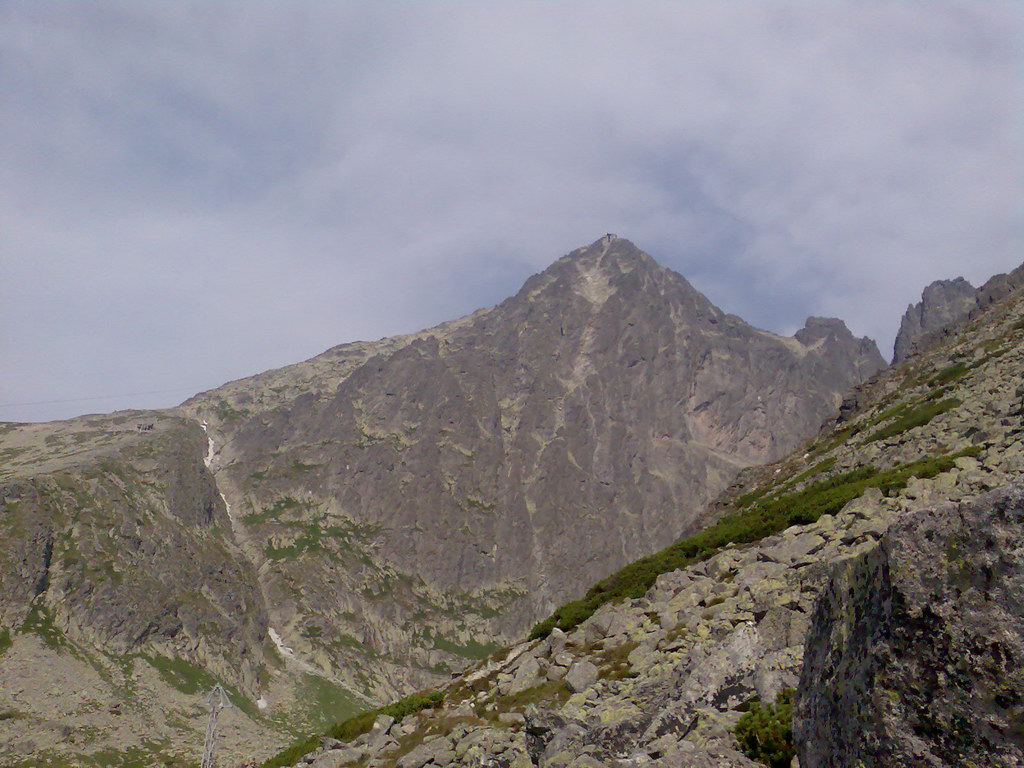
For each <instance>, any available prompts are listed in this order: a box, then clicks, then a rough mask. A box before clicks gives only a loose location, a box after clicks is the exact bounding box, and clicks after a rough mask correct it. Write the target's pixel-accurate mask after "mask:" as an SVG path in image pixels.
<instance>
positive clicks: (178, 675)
mask: <svg viewBox="0 0 1024 768" xmlns="http://www.w3.org/2000/svg"><path fill="white" fill-rule="evenodd" d="M141 658H142V659H143V660H145V661H146V662H147V663H148V664H149V665H150V666H151V667H153V669H155V670H156V671H157V672H159V673H160V677H161V678H163V680H164V682H165V683H167V684H168V685H169V686H171V687H172V688H176V689H177V690H179V691H181V692H182V693H184V694H186V695H188V696H195V695H198V694H206V693H208V692H209V691H210V690H211V689H212V688H213V687H214V686H215V685H218V684H219V685H220V686H221V687H223V688H224V690H225V691H226V692H227V694H228V698H229V699H230V700H231V703H232V704H234V705H235V706H236V707H238V708H239V709H240V710H241V711H242V712H244V713H245V714H246V715H248V716H249V717H252V718H255V717H257V716H258V715H259V710H258V709H257V708H256V706H255V705H254V704H253V703H252V702H251V701H249V699H247V698H246V697H245V696H243V695H242V693H241V691H239V690H238V689H237V688H235V687H234V686H231V685H228V684H226V683H224V682H223V681H221V680H218V679H217V678H215V677H214V676H213V675H211V674H210V673H209V672H207V671H206V670H205V669H200V668H199V667H197V666H195V665H194V664H191V663H190V662H188V661H185V660H184V659H179V658H170V657H168V656H161V655H159V654H154V655H152V656H147V655H145V654H142V655H141Z"/></svg>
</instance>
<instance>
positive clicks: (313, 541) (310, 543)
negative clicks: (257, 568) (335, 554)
mask: <svg viewBox="0 0 1024 768" xmlns="http://www.w3.org/2000/svg"><path fill="white" fill-rule="evenodd" d="M320 535H321V531H320V527H319V526H317V525H316V524H315V523H313V524H310V525H308V526H306V529H305V531H304V532H303V533H302V535H301V536H299V537H298V538H297V539H295V541H293V542H292V543H291V544H285V545H284V546H283V547H275V546H274V545H273V544H267V545H266V546H265V547H264V548H263V554H265V555H266V556H267V559H268V560H294V559H295V558H297V557H299V556H301V555H302V554H303V553H304V552H311V551H314V550H318V549H320V548H321V545H320Z"/></svg>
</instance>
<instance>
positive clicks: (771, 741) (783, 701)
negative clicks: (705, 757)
mask: <svg viewBox="0 0 1024 768" xmlns="http://www.w3.org/2000/svg"><path fill="white" fill-rule="evenodd" d="M735 734H736V740H737V741H738V742H739V743H740V749H742V750H743V754H745V755H746V756H747V757H749V758H750V759H751V760H757V761H758V762H760V763H763V764H765V765H767V766H769V767H770V768H789V764H790V763H791V762H792V760H793V757H794V756H795V755H796V750H795V749H794V747H793V689H792V688H787V689H786V690H784V691H779V694H778V696H776V697H775V703H774V704H768V705H762V704H761V702H759V701H755V702H753V703H752V704H751V705H750V709H749V710H748V711H747V712H746V713H744V715H743V717H741V718H740V720H739V722H738V723H736V729H735Z"/></svg>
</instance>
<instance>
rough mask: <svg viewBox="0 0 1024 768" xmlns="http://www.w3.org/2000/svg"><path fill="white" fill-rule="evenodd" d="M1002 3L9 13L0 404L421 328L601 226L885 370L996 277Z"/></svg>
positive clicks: (1016, 34)
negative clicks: (915, 307) (934, 300)
mask: <svg viewBox="0 0 1024 768" xmlns="http://www.w3.org/2000/svg"><path fill="white" fill-rule="evenodd" d="M1020 8H1021V6H1020V5H1019V4H1011V3H998V2H985V3H979V2H967V3H951V2H950V3H947V2H943V3H923V2H874V3H861V2H858V3H827V4H817V3H796V2H794V3H782V2H760V3H751V4H742V3H728V4H725V3H717V2H716V3H707V4H703V3H693V2H689V3H682V2H670V3H657V2H644V3H633V2H625V1H623V2H596V3H595V2H586V3H569V2H562V3H550V2H547V3H527V2H514V3H513V2H488V3H468V2H465V3H461V2H419V3H412V2H409V3H387V4H384V3H371V2H361V3H324V2H312V1H311V2H295V1H294V0H289V1H288V2H285V1H284V0H281V1H280V2H260V3H254V2H235V3H231V2H213V0H208V1H207V2H202V3H198V2H197V3H189V2H180V1H179V0H176V1H175V2H173V3H172V2H170V0H167V1H166V2H146V3H138V2H125V3H105V2H83V3H68V2H57V1H56V0H54V1H53V2H49V1H47V0H42V1H40V0H32V2H29V1H28V0H25V1H24V2H19V1H17V0H3V1H2V2H0V94H2V101H0V104H2V109H0V258H2V265H3V269H2V281H0V307H2V310H0V355H2V357H0V360H2V365H0V404H2V405H3V407H2V408H0V419H7V420H25V421H27V420H43V419H53V418H64V417H67V416H71V415H74V414H77V413H83V412H89V411H108V410H114V409H116V408H125V407H153V406H165V405H171V404H174V403H176V402H179V401H181V400H182V399H184V398H185V397H186V396H188V395H189V394H191V393H193V392H196V391H199V390H202V389H207V388H210V387H213V386H216V385H218V384H221V383H223V382H224V381H227V380H229V379H233V378H238V377H241V376H245V375H248V374H251V373H255V372H258V371H260V370H264V369H266V368H270V367H276V366H280V365H284V364H287V363H291V362H296V361H298V360H301V359H304V358H307V357H310V356H312V355H314V354H316V353H318V352H320V351H322V350H324V349H326V348H327V347H329V346H332V345H334V344H337V343H341V342H343V341H351V340H355V339H362V338H377V337H380V336H385V335H391V334H395V333H401V332H408V331H414V330H418V329H420V328H423V327H427V326H430V325H434V324H436V323H438V322H441V321H443V320H446V319H450V318H453V317H456V316H459V315H462V314H465V313H467V312H470V311H472V310H474V309H476V308H478V307H480V306H486V305H490V304H494V303H496V302H498V301H499V300H501V299H502V298H504V297H505V296H507V295H509V294H511V293H514V292H515V291H516V290H517V288H518V287H519V285H520V284H521V283H522V281H523V280H525V279H526V278H527V277H528V276H529V275H530V274H532V273H533V272H536V271H538V270H540V269H542V268H544V267H545V266H547V264H549V263H550V262H551V261H553V260H555V259H556V258H558V257H559V256H561V255H563V254H564V253H566V252H568V251H570V250H572V249H573V248H576V247H577V246H580V245H584V244H586V243H589V242H591V241H593V240H595V239H596V238H597V237H599V236H600V235H601V234H603V233H604V232H609V231H610V232H617V233H618V234H620V235H622V236H624V237H628V238H630V239H631V240H633V241H634V242H635V243H636V244H637V245H638V246H640V247H641V248H643V249H644V250H646V251H648V252H649V253H650V254H651V255H653V256H654V257H655V258H656V259H658V260H659V261H661V262H662V263H663V264H666V265H668V266H671V267H672V268H674V269H676V270H677V271H679V272H681V273H682V274H683V275H685V276H686V277H687V278H689V279H690V281H691V282H693V283H694V284H695V285H696V286H697V288H699V289H700V290H702V291H703V292H704V293H705V294H707V295H708V296H709V298H711V300H712V301H714V302H715V303H717V304H718V305H719V306H721V307H722V308H723V309H726V310H728V311H731V312H735V313H737V314H740V315H742V316H743V317H744V318H746V319H747V320H749V321H750V322H752V323H754V324H756V325H759V326H761V327H764V328H768V329H771V330H774V331H778V332H784V333H792V332H793V331H794V330H795V329H796V328H798V327H799V326H800V325H802V323H803V320H804V318H805V317H806V316H807V315H811V314H824V315H835V316H839V317H842V318H844V319H845V320H846V321H847V323H848V324H849V325H850V327H851V328H852V329H853V330H854V332H856V333H858V334H867V335H870V336H872V337H874V338H876V339H877V340H878V341H879V343H880V345H881V346H882V349H883V352H884V353H886V354H888V353H889V352H890V350H891V344H892V339H893V335H894V333H895V330H896V327H897V326H898V323H899V318H900V315H901V314H902V312H903V310H904V309H905V308H906V305H907V303H908V302H910V301H914V300H916V299H917V297H919V295H920V291H921V288H922V287H923V286H924V284H925V283H927V282H930V281H931V280H933V279H937V278H941V277H953V276H956V275H961V274H962V275H964V276H965V277H967V278H968V279H970V280H971V281H973V282H975V283H976V284H977V283H979V282H981V281H983V280H984V279H986V278H987V277H989V276H990V275H991V274H993V273H995V272H1000V271H1006V270H1007V269H1009V268H1012V267H1013V266H1015V265H1017V264H1019V263H1020V262H1021V261H1022V259H1024V249H1022V248H1021V246H1022V242H1024V234H1022V233H1024V216H1022V210H1024V208H1022V205H1021V202H1022V200H1024V195H1022V192H1024V163H1022V157H1024V152H1022V135H1024V117H1022V103H1024V100H1022V79H1024V75H1022V71H1024V56H1022V45H1021V39H1022V32H1024V20H1022V15H1021V10H1020ZM171 389H174V390H175V391H173V392H161V393H158V394H151V395H136V396H129V397H116V398H115V397H112V398H109V399H103V400H99V399H97V400H88V401H84V400H83V401H77V402H70V403H53V404H45V405H32V406H22V405H17V406H12V405H10V404H12V403H25V402H35V401H51V400H69V399H72V398H88V397H99V396H107V395H120V394H127V393H137V392H149V391H151V390H171Z"/></svg>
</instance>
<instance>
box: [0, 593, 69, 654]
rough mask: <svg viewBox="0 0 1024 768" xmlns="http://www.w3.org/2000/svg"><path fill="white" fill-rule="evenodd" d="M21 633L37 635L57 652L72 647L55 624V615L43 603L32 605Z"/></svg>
mask: <svg viewBox="0 0 1024 768" xmlns="http://www.w3.org/2000/svg"><path fill="white" fill-rule="evenodd" d="M19 631H20V632H21V633H22V634H27V633H32V634H34V635H37V636H38V637H39V638H40V639H41V640H42V641H43V644H44V645H46V647H47V648H51V649H52V650H55V651H60V650H63V649H66V648H69V647H70V645H71V644H70V643H69V642H68V639H67V637H65V636H64V633H63V632H62V631H61V630H60V628H59V627H57V624H56V623H55V622H54V620H53V614H52V613H50V610H49V609H48V608H47V607H46V606H44V605H42V604H41V603H34V604H33V605H32V608H31V609H29V612H28V616H26V617H25V623H24V624H22V625H21V629H20V630H19ZM8 642H9V638H8Z"/></svg>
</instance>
